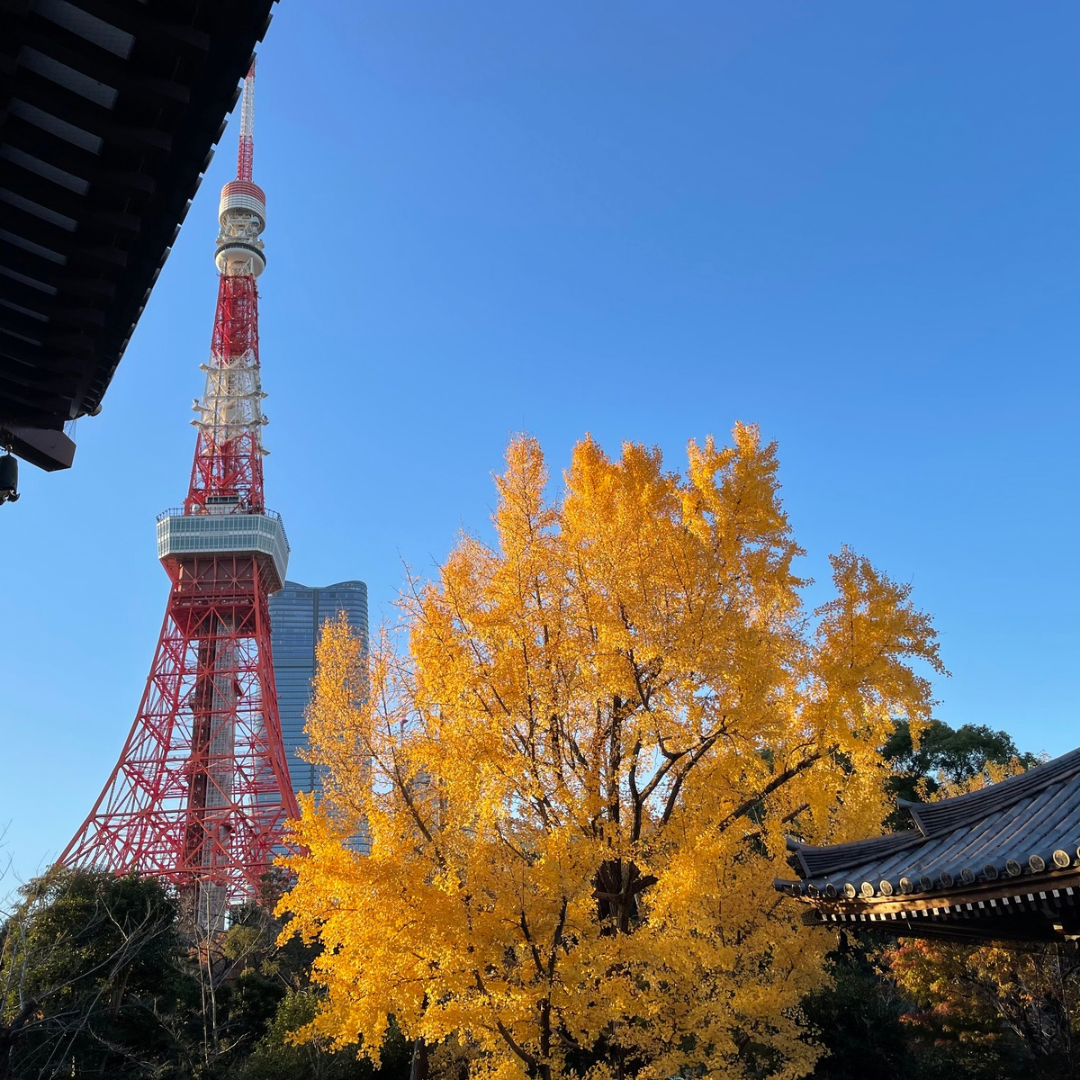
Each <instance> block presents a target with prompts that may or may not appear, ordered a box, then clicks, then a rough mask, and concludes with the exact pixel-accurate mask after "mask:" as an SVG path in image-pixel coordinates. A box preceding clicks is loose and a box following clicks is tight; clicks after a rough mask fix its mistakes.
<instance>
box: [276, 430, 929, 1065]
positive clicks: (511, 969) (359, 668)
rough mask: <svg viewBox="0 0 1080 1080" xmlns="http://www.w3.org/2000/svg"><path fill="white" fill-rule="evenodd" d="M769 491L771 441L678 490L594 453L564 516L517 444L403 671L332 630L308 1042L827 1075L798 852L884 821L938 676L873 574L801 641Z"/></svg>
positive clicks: (710, 467) (308, 820)
mask: <svg viewBox="0 0 1080 1080" xmlns="http://www.w3.org/2000/svg"><path fill="white" fill-rule="evenodd" d="M776 472H777V463H776V457H775V448H774V447H773V446H771V445H766V446H763V445H762V444H761V442H760V440H759V438H758V434H757V431H756V429H754V428H751V427H745V426H739V427H737V428H736V429H735V432H734V437H733V443H732V445H731V446H728V447H717V446H716V445H715V444H714V443H713V442H712V440H709V441H708V442H706V443H705V444H704V446H697V445H695V444H691V445H690V448H689V469H688V472H687V475H686V476H685V477H684V476H682V475H680V474H678V473H675V472H671V471H665V469H664V466H663V462H662V460H661V456H660V454H659V452H658V451H656V450H650V449H647V448H644V447H641V446H637V445H630V444H628V445H626V446H624V448H623V453H622V456H621V457H620V458H619V459H618V460H613V459H611V458H609V457H608V456H607V455H605V454H604V452H603V451H602V450H601V449H600V447H599V446H598V445H597V444H596V443H595V442H593V441H591V440H589V439H586V440H585V441H583V442H582V443H580V444H579V445H578V446H577V447H576V448H575V451H574V455H573V460H572V462H571V465H570V468H569V469H568V470H567V473H566V475H565V477H564V492H563V494H562V496H561V498H560V500H559V501H557V502H552V501H550V500H549V499H548V497H547V496H546V494H545V491H546V487H547V482H548V476H547V471H546V468H545V465H544V459H543V455H542V453H541V450H540V447H539V446H538V444H537V443H536V442H535V440H532V439H529V438H520V439H516V440H514V441H513V442H512V443H511V445H510V447H509V449H508V451H507V467H506V471H505V472H504V473H503V475H502V476H501V477H499V478H498V480H497V486H498V496H499V498H498V505H497V508H496V511H495V516H494V524H495V530H496V536H497V545H496V546H495V547H490V546H488V545H486V544H484V543H482V542H481V541H480V540H478V539H476V538H473V537H466V538H464V539H462V540H461V541H460V543H459V544H458V545H457V547H456V548H455V550H454V551H453V552H452V553H451V555H450V556H449V558H448V559H447V561H446V564H445V566H444V567H443V568H442V570H441V573H440V576H439V579H438V581H437V582H435V583H433V584H430V585H426V586H423V587H417V588H416V589H414V590H413V592H412V594H411V595H410V596H408V597H407V598H406V599H405V601H404V607H405V615H406V622H407V627H408V631H409V644H408V650H407V652H404V653H402V652H400V651H397V650H395V648H394V646H393V643H392V642H391V640H390V639H389V638H388V637H386V636H385V635H384V636H383V637H381V638H380V639H379V640H378V641H377V642H375V643H374V644H373V646H372V647H371V649H370V652H369V654H366V653H365V650H364V648H363V646H362V644H361V642H360V641H359V640H357V639H356V638H355V637H354V636H352V635H351V634H350V632H349V630H348V628H347V627H345V626H344V625H338V626H330V627H329V628H328V629H327V630H326V631H325V632H324V635H323V642H322V646H321V648H320V652H319V665H320V667H319V675H318V678H317V681H316V695H315V699H314V703H313V706H312V709H311V715H310V721H309V733H310V736H311V742H312V748H313V750H312V752H313V756H314V759H315V760H316V761H317V762H319V763H320V764H321V765H324V766H325V767H326V771H327V774H328V779H327V787H326V794H325V797H324V798H323V800H322V801H321V803H320V804H319V805H318V806H316V805H314V804H313V803H312V802H311V801H310V800H309V801H307V802H306V803H305V805H304V812H303V819H302V821H301V822H300V823H299V824H298V826H297V830H296V832H297V838H298V840H299V841H300V842H301V843H302V844H303V845H304V846H305V848H306V854H305V855H303V856H302V857H298V858H296V859H294V860H293V861H292V867H293V869H294V870H295V872H296V873H297V875H298V881H297V884H296V886H295V888H294V889H293V890H292V892H291V893H290V894H289V896H288V897H286V899H285V901H283V909H284V910H285V911H287V912H289V913H290V914H291V916H292V923H291V926H292V928H294V929H296V930H298V931H299V932H301V933H302V934H303V935H304V936H305V937H307V938H308V939H318V940H320V941H321V942H322V944H323V945H324V951H323V953H322V954H321V956H320V958H319V960H318V961H317V978H318V979H319V980H320V981H321V982H322V983H323V984H324V986H325V988H326V991H327V996H326V1003H325V1007H324V1009H323V1011H322V1012H321V1013H320V1015H319V1016H318V1017H317V1019H316V1020H315V1021H314V1023H313V1025H312V1030H313V1031H317V1032H319V1033H321V1034H324V1035H328V1036H330V1037H332V1038H333V1039H335V1040H338V1041H340V1042H341V1043H349V1042H354V1041H357V1040H362V1043H363V1048H364V1052H365V1053H368V1054H370V1055H377V1053H378V1048H379V1046H380V1044H381V1041H382V1036H383V1033H384V1031H385V1026H386V1023H387V1015H388V1014H392V1015H393V1016H394V1017H395V1019H396V1022H397V1023H398V1025H399V1026H400V1027H401V1029H402V1031H403V1032H404V1033H405V1035H406V1037H407V1038H410V1039H424V1040H426V1041H427V1043H428V1044H429V1045H434V1044H437V1043H439V1042H440V1041H441V1040H444V1039H446V1038H448V1037H450V1036H454V1037H455V1039H456V1041H457V1044H458V1045H459V1046H460V1047H461V1048H463V1049H464V1051H465V1052H466V1054H467V1055H468V1058H469V1061H470V1069H471V1072H472V1075H473V1076H476V1077H506V1078H511V1077H513V1078H519V1077H526V1076H535V1077H543V1078H549V1077H553V1076H560V1075H566V1074H568V1073H570V1072H575V1073H578V1074H582V1073H586V1072H588V1073H589V1074H590V1075H593V1076H595V1077H597V1078H598V1080H599V1078H602V1077H607V1076H612V1077H614V1076H620V1077H623V1076H637V1077H641V1078H656V1080H662V1078H667V1077H671V1076H674V1075H677V1074H682V1075H688V1074H689V1072H690V1071H692V1070H701V1069H704V1070H705V1071H706V1072H707V1073H708V1074H710V1075H715V1076H739V1075H742V1071H741V1070H742V1068H743V1064H744V1063H745V1061H746V1060H747V1058H748V1056H752V1055H754V1054H757V1055H764V1056H765V1057H767V1058H768V1060H769V1061H770V1062H771V1063H772V1064H773V1066H774V1067H775V1068H776V1069H777V1070H778V1071H776V1072H774V1073H773V1075H775V1076H791V1077H796V1076H800V1075H803V1074H805V1072H806V1071H807V1070H808V1069H809V1068H810V1067H811V1066H812V1063H813V1060H814V1058H815V1054H816V1051H815V1049H814V1048H813V1046H812V1045H811V1044H810V1043H808V1042H807V1041H806V1040H805V1039H804V1038H802V1037H801V1029H800V1028H799V1025H798V1015H797V1006H798V1002H799V1000H800V998H801V997H802V995H803V994H804V993H805V992H806V991H807V990H808V989H809V988H810V986H811V985H813V984H814V983H815V981H819V979H820V962H821V955H820V954H821V951H822V949H823V947H824V942H822V941H821V940H819V939H818V938H817V937H816V936H813V935H808V934H807V933H806V932H805V931H804V930H803V929H802V928H801V927H800V925H799V922H798V916H799V910H798V909H797V907H796V905H791V904H788V903H786V902H784V901H782V900H780V898H779V897H778V896H777V894H776V893H775V892H774V891H773V889H772V879H773V877H774V876H775V875H776V874H777V873H778V867H780V868H782V863H780V861H779V860H781V859H782V858H783V851H784V836H785V834H786V833H789V832H797V833H799V834H800V835H801V836H803V837H804V838H805V839H807V840H808V841H811V842H822V841H826V840H828V841H831V842H833V841H842V840H846V839H851V838H854V837H857V836H865V835H868V834H870V833H871V832H873V831H874V830H875V829H876V828H877V827H878V825H879V824H880V821H881V818H882V816H883V809H884V803H883V796H882V782H883V778H884V773H883V770H882V768H881V766H880V762H879V758H878V754H877V747H878V746H880V745H881V743H882V742H883V741H884V738H885V736H886V734H887V733H888V731H889V730H890V727H891V725H892V723H893V722H894V720H895V719H896V718H898V717H904V718H907V719H909V720H911V721H912V722H913V724H915V725H916V727H917V726H918V724H919V723H920V722H923V721H925V719H926V718H927V717H928V715H929V706H930V699H929V693H930V691H929V685H928V683H927V682H926V680H925V678H924V677H922V676H921V675H919V674H917V673H916V672H915V671H914V670H913V669H912V667H911V663H912V662H913V661H922V662H925V663H928V664H929V665H930V666H932V667H935V668H938V669H940V662H939V660H938V656H937V648H936V644H935V640H934V634H933V630H932V628H931V626H930V623H929V621H928V620H927V618H926V617H925V616H924V615H922V614H920V613H919V612H917V611H915V610H914V609H913V608H912V606H911V604H910V602H909V598H908V594H907V588H906V587H904V586H900V585H897V584H895V583H893V582H891V581H889V580H888V579H887V578H886V577H884V576H883V575H880V574H879V573H877V572H876V571H875V570H874V569H873V568H872V567H871V566H870V565H869V564H868V563H867V562H866V561H865V560H863V559H861V558H859V557H857V556H856V555H854V554H853V553H851V552H850V551H844V552H842V553H841V554H840V555H839V556H836V557H835V558H834V559H833V570H834V581H835V585H836V594H835V598H834V599H833V600H831V601H830V602H829V603H827V604H826V605H825V606H824V607H823V608H821V609H820V610H819V611H818V612H817V613H816V618H814V617H810V613H807V612H806V611H805V609H804V608H803V606H802V602H801V596H800V591H801V587H802V586H803V585H804V582H801V581H800V580H799V579H798V578H797V577H796V576H795V574H794V572H793V570H792V561H793V559H794V558H795V557H796V556H797V555H799V554H800V553H801V552H800V549H799V547H798V546H797V544H796V543H795V541H794V540H793V538H792V536H791V531H790V528H789V525H788V521H787V518H786V516H785V514H784V512H783V509H782V507H781V504H780V502H779V498H778V485H777V478H776ZM361 834H362V835H365V836H367V837H369V838H370V845H371V846H370V854H369V855H366V856H362V855H359V854H356V853H355V851H354V850H352V848H351V847H350V846H349V843H348V841H349V838H350V837H355V836H357V835H361ZM779 872H781V873H782V872H783V870H782V869H780V870H779ZM762 1060H764V1057H763V1058H762Z"/></svg>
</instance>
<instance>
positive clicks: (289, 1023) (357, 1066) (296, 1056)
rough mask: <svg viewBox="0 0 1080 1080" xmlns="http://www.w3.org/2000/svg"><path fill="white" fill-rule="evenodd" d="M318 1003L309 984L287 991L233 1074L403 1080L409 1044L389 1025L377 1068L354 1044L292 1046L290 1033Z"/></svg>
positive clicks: (252, 1078)
mask: <svg viewBox="0 0 1080 1080" xmlns="http://www.w3.org/2000/svg"><path fill="white" fill-rule="evenodd" d="M317 1002H318V999H317V997H316V995H315V992H314V991H312V990H310V989H308V990H290V991H289V993H288V994H286V996H285V997H284V998H283V999H282V1001H281V1003H280V1005H279V1007H278V1010H277V1014H276V1016H275V1017H274V1020H273V1022H272V1023H271V1024H270V1028H269V1030H268V1031H267V1033H266V1035H265V1036H264V1037H263V1039H262V1040H261V1041H260V1043H259V1044H258V1045H257V1046H256V1047H255V1051H254V1053H253V1054H252V1055H251V1056H250V1057H249V1058H248V1059H247V1061H246V1062H245V1064H244V1065H243V1067H242V1068H241V1069H240V1070H239V1072H238V1073H237V1080H294V1078H296V1077H304V1078H305V1080H378V1078H385V1080H399V1078H400V1080H406V1078H407V1077H408V1075H409V1063H410V1051H411V1048H410V1047H409V1046H407V1045H406V1043H405V1040H404V1039H403V1038H402V1037H401V1033H400V1032H399V1031H398V1030H397V1028H396V1027H394V1026H393V1025H391V1030H390V1034H389V1035H388V1037H387V1040H386V1043H385V1045H384V1046H383V1051H382V1067H381V1068H380V1069H375V1067H374V1066H373V1065H371V1063H370V1062H368V1061H366V1060H363V1059H361V1058H359V1057H358V1056H357V1052H356V1048H355V1047H346V1048H345V1049H342V1050H334V1049H333V1048H332V1047H330V1046H328V1045H326V1044H325V1043H323V1042H310V1043H303V1044H301V1045H299V1046H295V1045H293V1044H292V1043H291V1042H290V1041H289V1033H290V1032H292V1031H296V1030H297V1029H298V1028H300V1027H303V1026H304V1024H306V1023H308V1022H309V1021H310V1020H312V1019H313V1018H314V1016H315V1010H316V1008H317Z"/></svg>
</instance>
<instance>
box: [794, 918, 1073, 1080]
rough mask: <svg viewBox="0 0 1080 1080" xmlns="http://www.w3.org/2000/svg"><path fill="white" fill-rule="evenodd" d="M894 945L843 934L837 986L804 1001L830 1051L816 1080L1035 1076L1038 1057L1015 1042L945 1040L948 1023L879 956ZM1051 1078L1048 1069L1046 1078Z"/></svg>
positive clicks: (834, 961) (834, 959)
mask: <svg viewBox="0 0 1080 1080" xmlns="http://www.w3.org/2000/svg"><path fill="white" fill-rule="evenodd" d="M891 944H892V939H889V938H880V939H877V938H874V937H873V936H872V935H868V934H867V935H864V936H863V937H862V938H861V939H850V938H848V936H847V935H841V942H840V947H839V948H838V949H837V950H836V951H834V952H833V953H831V954H830V957H829V974H830V975H831V977H832V979H833V985H832V986H831V987H828V988H822V989H820V990H816V991H814V992H813V993H811V994H810V995H809V996H808V997H807V999H806V1001H805V1002H804V1003H803V1008H804V1011H805V1014H806V1017H807V1020H808V1021H809V1023H810V1025H811V1027H812V1028H813V1030H814V1032H815V1035H816V1039H817V1041H818V1042H820V1043H821V1044H822V1045H823V1046H824V1047H825V1049H826V1050H827V1051H828V1053H827V1056H825V1057H824V1058H822V1059H821V1060H820V1061H819V1062H818V1064H817V1067H816V1068H815V1070H814V1072H813V1074H812V1080H867V1078H868V1077H869V1078H872V1080H886V1078H891V1077H901V1076H902V1077H904V1080H956V1078H957V1077H963V1078H964V1080H1032V1078H1033V1077H1034V1075H1035V1074H1034V1073H1033V1072H1032V1065H1033V1061H1032V1059H1031V1058H1030V1055H1028V1054H1026V1053H1025V1052H1024V1049H1023V1047H1022V1046H1020V1045H1019V1043H1018V1042H1017V1040H1015V1039H1010V1038H1008V1037H1005V1038H1001V1039H999V1040H996V1041H993V1042H985V1041H984V1042H978V1041H971V1042H966V1041H957V1040H956V1039H947V1038H943V1037H942V1031H941V1024H940V1021H939V1020H938V1019H937V1018H936V1017H934V1015H933V1014H932V1013H926V1012H923V1011H921V1010H920V1009H919V1008H918V1007H917V1005H916V1003H914V1002H912V1001H910V1000H909V999H907V998H905V997H904V995H903V994H902V992H901V991H900V990H899V988H898V987H897V986H896V984H895V983H894V982H893V981H892V980H891V979H890V978H888V976H887V975H884V974H883V973H882V972H881V971H880V970H879V969H878V967H877V966H876V964H875V963H874V962H873V960H872V959H871V958H872V957H874V956H875V955H876V954H877V953H878V950H880V949H881V948H882V947H883V946H888V945H891ZM1050 1075H1051V1074H1045V1073H1040V1074H1039V1076H1040V1080H1050ZM1052 1075H1053V1076H1055V1077H1056V1076H1057V1075H1058V1074H1056V1073H1054V1074H1052Z"/></svg>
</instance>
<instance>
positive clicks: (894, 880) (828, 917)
mask: <svg viewBox="0 0 1080 1080" xmlns="http://www.w3.org/2000/svg"><path fill="white" fill-rule="evenodd" d="M901 808H902V809H903V810H904V811H905V812H906V813H907V815H908V816H909V818H910V819H911V821H912V825H913V828H912V829H910V830H909V831H906V832H899V833H891V834H887V835H884V836H879V837H874V838H871V839H868V840H859V841H856V842H854V843H850V844H836V845H832V846H828V847H813V846H811V845H809V844H803V843H800V842H799V841H797V840H794V839H793V840H789V842H788V847H789V849H790V850H791V852H792V856H791V858H790V860H789V861H790V862H791V864H792V866H793V867H794V869H796V870H797V871H798V872H799V875H800V879H801V880H799V881H785V880H778V881H777V883H776V887H777V888H778V889H779V890H780V891H782V892H786V893H787V894H788V895H791V896H795V897H797V898H799V899H802V900H804V901H806V902H807V903H809V904H810V905H811V906H812V907H813V908H814V909H815V912H814V917H813V918H812V919H811V920H810V921H814V922H852V921H861V922H866V921H871V922H877V921H888V922H896V921H897V920H899V921H900V922H903V923H904V924H905V926H904V927H903V928H901V927H895V928H894V929H895V930H896V932H897V933H900V934H924V935H928V934H945V935H947V936H955V937H971V936H975V937H985V938H990V937H1014V938H1022V939H1038V940H1060V938H1061V936H1062V935H1065V936H1070V937H1071V936H1073V934H1074V933H1077V932H1080V914H1077V913H1076V912H1074V910H1073V908H1074V903H1073V902H1074V899H1076V900H1078V901H1080V857H1078V845H1080V749H1077V750H1073V751H1072V752H1070V753H1068V754H1065V755H1064V756H1062V757H1059V758H1056V759H1054V760H1053V761H1048V762H1046V763H1045V764H1042V765H1039V766H1037V767H1035V768H1033V769H1031V770H1029V771H1028V772H1026V773H1023V774H1022V775H1020V776H1014V777H1011V778H1009V779H1007V780H1003V781H1001V782H1000V783H997V784H993V785H991V786H989V787H986V788H983V789H982V790H980V791H975V792H971V793H969V794H966V795H957V796H954V797H953V798H949V799H942V800H941V801H939V802H935V803H907V802H903V803H901ZM1016 916H1020V917H1016Z"/></svg>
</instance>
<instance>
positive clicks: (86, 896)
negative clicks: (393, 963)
mask: <svg viewBox="0 0 1080 1080" xmlns="http://www.w3.org/2000/svg"><path fill="white" fill-rule="evenodd" d="M280 931H281V926H280V923H279V922H278V921H277V920H276V919H274V918H273V917H272V916H271V915H270V914H269V913H268V911H267V909H266V908H265V907H255V906H252V907H250V908H246V909H242V910H240V911H234V912H233V913H232V914H231V917H230V926H229V928H228V929H227V930H226V931H225V932H224V933H221V934H216V935H214V936H213V937H212V938H211V940H209V941H205V940H203V941H202V942H201V943H200V944H198V945H196V944H195V943H194V939H193V937H192V936H191V934H190V927H187V928H185V923H184V919H183V915H182V908H181V905H180V904H179V903H178V902H177V899H176V898H175V896H173V895H171V894H170V893H169V892H168V891H167V890H166V889H165V888H163V887H162V886H161V885H160V884H159V883H158V882H156V881H154V880H151V879H139V878H135V877H127V878H118V877H115V876H113V875H112V874H105V873H89V872H85V871H55V872H53V873H51V874H49V875H48V876H47V877H44V878H41V879H38V880H36V881H33V882H31V883H30V884H29V885H28V886H26V887H25V888H24V889H23V890H22V901H21V903H20V904H19V906H18V907H17V909H16V910H15V911H14V912H13V913H12V914H11V915H10V916H8V917H7V918H6V919H5V920H4V921H3V923H2V924H0V1080H52V1078H59V1077H65V1078H67V1077H71V1076H77V1077H123V1078H130V1080H190V1078H198V1080H259V1078H265V1080H273V1078H275V1077H279V1076H280V1077H289V1080H293V1078H303V1080H308V1078H311V1080H318V1078H323V1077H325V1078H327V1080H377V1078H386V1080H398V1078H400V1080H405V1078H406V1077H407V1076H408V1074H409V1059H410V1054H409V1049H408V1048H406V1047H405V1044H404V1040H403V1039H402V1038H401V1036H400V1034H399V1033H397V1031H396V1029H393V1032H392V1036H391V1037H390V1038H389V1039H388V1040H387V1045H386V1047H385V1048H384V1066H383V1068H382V1069H381V1070H375V1069H373V1068H372V1067H371V1065H370V1064H368V1063H366V1062H361V1061H359V1060H358V1058H357V1055H356V1052H355V1049H348V1050H341V1051H333V1050H331V1049H330V1048H329V1047H327V1046H325V1045H318V1044H315V1045H305V1046H298V1047H297V1046H293V1045H292V1044H291V1043H290V1042H289V1040H288V1038H287V1034H288V1032H290V1031H292V1030H295V1029H296V1028H298V1027H300V1026H302V1025H303V1024H304V1023H306V1022H307V1021H308V1020H310V1019H311V1018H312V1016H313V1015H314V1011H315V1008H316V1001H317V999H316V996H315V991H314V990H313V989H312V988H311V986H310V981H309V973H310V970H311V963H312V960H313V958H314V953H313V950H312V949H310V948H308V947H307V946H305V945H304V944H303V943H302V942H301V941H299V940H298V939H297V938H292V939H290V940H289V941H288V942H286V944H284V945H280V946H279V945H278V944H277V937H278V935H279V933H280Z"/></svg>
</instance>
